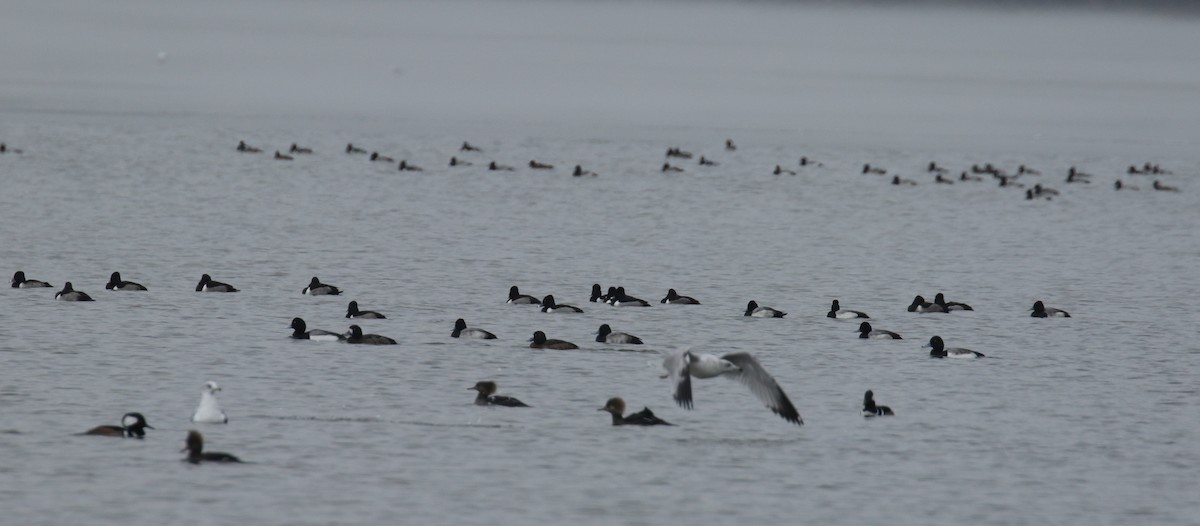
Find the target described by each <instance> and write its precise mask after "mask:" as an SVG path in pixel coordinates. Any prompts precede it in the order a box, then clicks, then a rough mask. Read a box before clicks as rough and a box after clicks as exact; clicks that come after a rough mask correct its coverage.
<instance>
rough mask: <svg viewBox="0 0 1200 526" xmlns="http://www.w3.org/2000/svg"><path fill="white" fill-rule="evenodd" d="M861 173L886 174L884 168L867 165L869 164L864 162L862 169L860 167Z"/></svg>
mask: <svg viewBox="0 0 1200 526" xmlns="http://www.w3.org/2000/svg"><path fill="white" fill-rule="evenodd" d="M862 173H864V174H876V175H883V174H886V173H887V170H885V169H883V168H880V167H878V166H871V165H869V164H864V165H863V169H862Z"/></svg>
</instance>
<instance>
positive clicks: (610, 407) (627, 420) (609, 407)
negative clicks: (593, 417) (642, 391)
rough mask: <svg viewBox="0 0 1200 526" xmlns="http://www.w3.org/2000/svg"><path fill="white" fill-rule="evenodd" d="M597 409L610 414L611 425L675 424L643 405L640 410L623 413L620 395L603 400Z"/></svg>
mask: <svg viewBox="0 0 1200 526" xmlns="http://www.w3.org/2000/svg"><path fill="white" fill-rule="evenodd" d="M597 411H607V412H609V413H611V414H612V425H614V426H671V425H675V424H672V423H670V422H667V421H666V420H663V419H661V418H659V417H657V416H654V412H653V411H651V410H650V408H649V407H643V408H642V410H641V411H640V412H637V413H630V415H629V416H623V415H624V414H625V400H624V399H622V398H621V397H614V398H609V399H608V402H605V404H604V407H601V408H600V409H597Z"/></svg>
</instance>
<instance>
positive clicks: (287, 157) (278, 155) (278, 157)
mask: <svg viewBox="0 0 1200 526" xmlns="http://www.w3.org/2000/svg"><path fill="white" fill-rule="evenodd" d="M275 159H276V160H279V161H291V160H293V159H295V157H292V156H290V155H284V154H282V153H279V150H275Z"/></svg>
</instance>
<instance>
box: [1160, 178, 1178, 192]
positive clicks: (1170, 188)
mask: <svg viewBox="0 0 1200 526" xmlns="http://www.w3.org/2000/svg"><path fill="white" fill-rule="evenodd" d="M1154 189H1155V190H1158V191H1159V192H1178V191H1179V189H1178V188H1175V187H1174V186H1167V185H1165V184H1162V183H1160V182H1158V179H1155V180H1154Z"/></svg>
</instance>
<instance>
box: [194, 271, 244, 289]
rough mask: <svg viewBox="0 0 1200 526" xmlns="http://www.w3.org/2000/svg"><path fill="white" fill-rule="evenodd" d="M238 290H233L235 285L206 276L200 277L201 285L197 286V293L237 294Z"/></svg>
mask: <svg viewBox="0 0 1200 526" xmlns="http://www.w3.org/2000/svg"><path fill="white" fill-rule="evenodd" d="M237 291H238V289H235V288H233V285H230V284H228V283H221V282H220V281H215V280H213V279H212V276H209V275H208V274H204V275H202V276H200V283H197V284H196V292H237Z"/></svg>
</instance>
